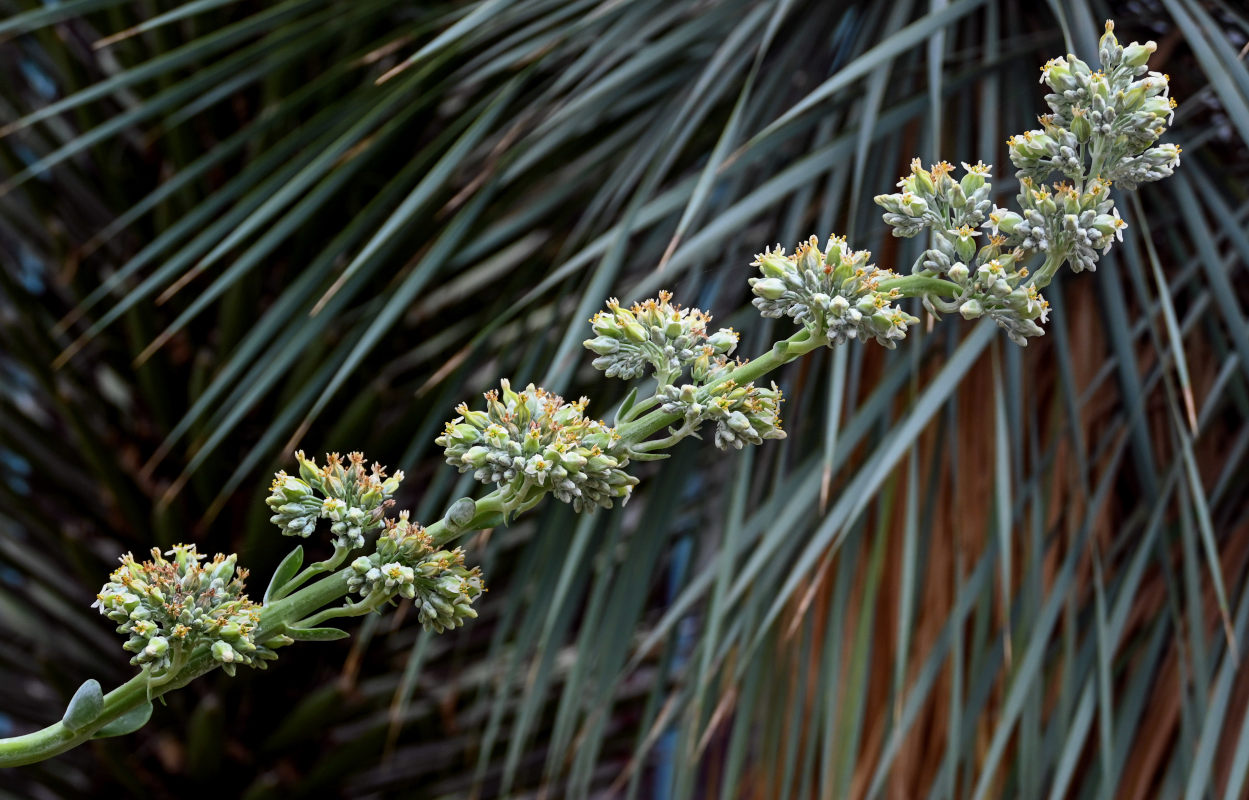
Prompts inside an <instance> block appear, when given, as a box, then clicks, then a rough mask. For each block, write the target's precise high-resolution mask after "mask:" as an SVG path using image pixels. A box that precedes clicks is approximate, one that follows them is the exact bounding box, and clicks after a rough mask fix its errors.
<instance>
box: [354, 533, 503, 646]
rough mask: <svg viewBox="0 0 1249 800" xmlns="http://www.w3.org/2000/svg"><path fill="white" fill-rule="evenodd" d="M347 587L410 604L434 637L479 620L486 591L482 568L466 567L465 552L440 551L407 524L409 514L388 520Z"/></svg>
mask: <svg viewBox="0 0 1249 800" xmlns="http://www.w3.org/2000/svg"><path fill="white" fill-rule="evenodd" d="M388 522H389V521H388ZM347 587H348V589H349V590H350V591H353V592H359V593H360V594H362V595H365V596H366V597H367V596H371V595H375V594H377V593H380V594H381V595H383V596H385V597H393V596H396V595H397V596H399V597H405V598H407V599H409V600H411V601H412V602H413V604H414V605H415V606H416V609H417V618H418V619H419V620H420V623H421V625H423V626H424V627H425V629H426V630H429V631H434V632H435V633H442V632H443V631H444V630H448V629H450V628H457V627H459V626H460V625H463V624H464V621H465V620H466V619H473V618H475V617H476V616H477V612H476V611H475V610H474V609H473V601H474V600H476V599H477V598H478V597H479V596H480V595H481V593H482V592H483V591H485V589H484V588H483V586H482V581H481V570H480V569H478V568H477V567H473V568H472V569H469V568H466V567H465V566H464V552H463V551H462V550H460V549H459V548H456V549H455V550H437V551H435V550H434V545H433V542H432V540H431V539H430V537H429V536H428V535H427V534H426V533H425V529H424V528H422V527H421V526H420V525H416V524H413V523H410V522H408V518H407V514H406V512H405V513H403V514H401V515H400V519H399V522H398V523H393V522H389V524H388V525H387V526H386V530H385V531H384V532H383V533H382V535H381V536H380V537H378V540H377V550H376V551H375V552H374V553H373V554H372V555H369V556H361V557H360V558H357V559H356V560H355V561H353V562H351V574H350V576H349V577H348V579H347Z"/></svg>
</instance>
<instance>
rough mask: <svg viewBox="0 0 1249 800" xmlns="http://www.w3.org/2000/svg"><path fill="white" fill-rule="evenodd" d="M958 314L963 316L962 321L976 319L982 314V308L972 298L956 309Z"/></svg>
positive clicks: (977, 301) (978, 302)
mask: <svg viewBox="0 0 1249 800" xmlns="http://www.w3.org/2000/svg"><path fill="white" fill-rule="evenodd" d="M958 313H960V314H962V315H963V319H968V320H970V319H977V318H978V317H980V316H981V315H982V314H984V308H983V307H982V306H981V305H980V301H979V300H977V299H976V298H974V297H973V298H971V299H970V300H968V301H967V302H965V303H963V304H962V305H961V306H959V307H958Z"/></svg>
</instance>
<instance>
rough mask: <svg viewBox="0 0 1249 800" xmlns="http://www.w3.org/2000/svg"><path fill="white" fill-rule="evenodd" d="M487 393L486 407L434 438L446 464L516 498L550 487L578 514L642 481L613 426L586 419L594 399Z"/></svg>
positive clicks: (531, 389) (465, 413)
mask: <svg viewBox="0 0 1249 800" xmlns="http://www.w3.org/2000/svg"><path fill="white" fill-rule="evenodd" d="M500 383H501V391H493V390H492V391H489V392H487V393H486V394H485V399H486V408H485V410H484V411H481V410H475V409H470V408H469V407H468V406H467V405H466V404H461V405H460V406H458V407H457V408H456V411H457V412H458V413H459V414H460V416H458V417H456V418H455V419H453V420H451V421H450V422H448V423H447V426H446V429H445V430H444V431H443V434H442V435H441V436H439V437H438V439H437V440H436V441H437V443H438V444H439V445H441V446H442V447H443V448H444V451H445V454H446V459H447V463H448V464H450V465H452V466H454V467H457V468H458V469H459V470H460V472H468V471H470V470H471V471H472V472H473V476H474V477H475V478H476V479H477V480H479V481H481V482H482V483H486V484H495V485H497V486H499V487H500V488H506V489H508V490H509V493H510V496H511V498H512V499H513V500H515V501H516V502H518V503H519V502H527V501H528V500H529V499H530V498H531V497H532V496H533V493H534V492H537V493H539V494H540V493H541V492H544V491H550V492H551V493H552V494H553V495H555V497H556V498H557V499H559V500H561V501H563V502H565V503H571V504H572V506H573V508H574V509H575V510H576V511H578V512H584V511H589V510H591V509H593V508H596V507H603V508H611V507H612V504H613V503H614V502H615V500H616V499H618V498H619V499H622V500H628V498H629V494H630V492H632V490H633V487H634V485H635V484H636V483H637V478H634V477H633V476H631V475H629V474H628V473H627V472H625V471H624V468H625V466H627V465H628V457H627V456H626V455H625V453H624V451H623V450H622V449H621V448H619V447H618V444H619V438H620V437H619V435H618V434H617V433H616V430H615V429H614V428H611V427H610V426H608V425H605V424H604V423H602V422H599V421H597V420H593V419H589V418H587V417H586V416H585V407H586V403H587V402H588V401H587V400H586V399H585V398H582V399H580V400H578V401H576V402H572V403H570V402H567V401H565V400H564V399H563V398H562V397H560V396H558V395H555V394H551V393H549V392H547V391H545V390H543V389H539V388H537V387H535V386H533V384H530V385H529V386H526V387H525V388H524V389H523V390H522V391H520V392H516V391H513V390H512V387H511V384H510V383H509V382H508V381H507V380H503V381H501V382H500Z"/></svg>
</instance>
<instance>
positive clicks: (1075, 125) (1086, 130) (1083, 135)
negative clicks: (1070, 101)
mask: <svg viewBox="0 0 1249 800" xmlns="http://www.w3.org/2000/svg"><path fill="white" fill-rule="evenodd" d="M1071 132H1072V133H1074V134H1075V135H1076V141H1078V142H1080V143H1081V144H1084V143H1085V142H1087V141H1088V140H1089V138H1090V137H1091V136H1092V135H1093V126H1092V125H1090V124H1089V120H1088V113H1087V112H1086V111H1085V110H1084V109H1083V108H1073V109H1072V110H1071Z"/></svg>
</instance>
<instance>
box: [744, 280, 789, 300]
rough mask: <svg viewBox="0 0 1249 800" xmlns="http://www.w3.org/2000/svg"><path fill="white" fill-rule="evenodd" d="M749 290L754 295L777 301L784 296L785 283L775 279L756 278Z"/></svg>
mask: <svg viewBox="0 0 1249 800" xmlns="http://www.w3.org/2000/svg"><path fill="white" fill-rule="evenodd" d="M751 289H752V290H753V291H754V293H755V294H757V295H759V296H760V297H763V298H765V299H768V300H779V299H781V296H782V295H784V294H785V292H786V289H787V287H786V286H785V282H784V281H781V280H779V279H777V278H758V279H756V280H755V281H754V284H753V285H752V286H751Z"/></svg>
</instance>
